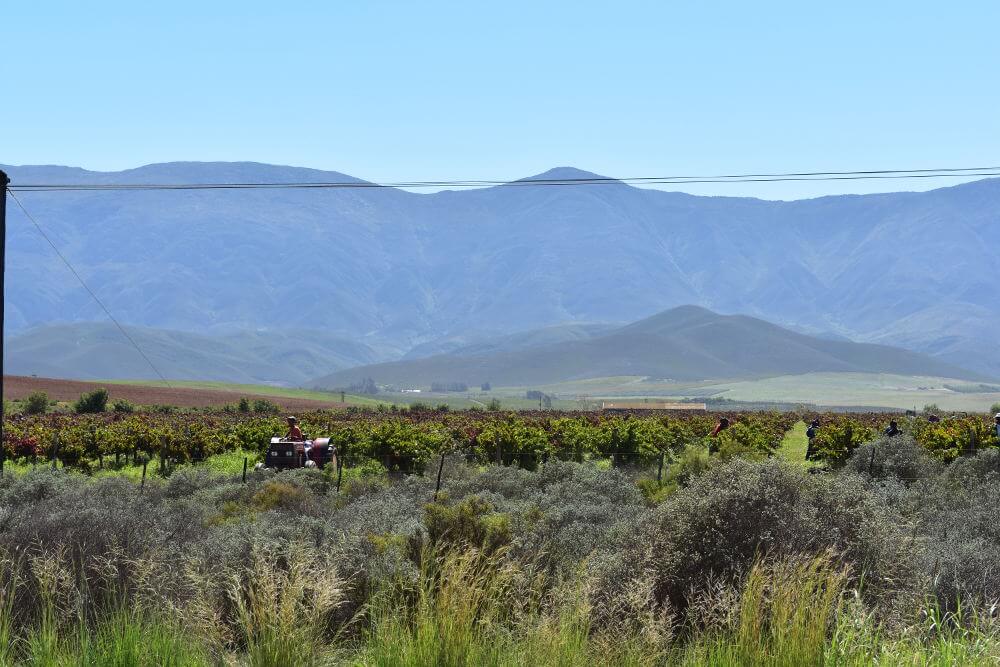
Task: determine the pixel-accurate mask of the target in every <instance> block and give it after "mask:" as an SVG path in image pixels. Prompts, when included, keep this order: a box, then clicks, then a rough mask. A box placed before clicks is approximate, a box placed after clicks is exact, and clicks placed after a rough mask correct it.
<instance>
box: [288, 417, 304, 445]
mask: <svg viewBox="0 0 1000 667" xmlns="http://www.w3.org/2000/svg"><path fill="white" fill-rule="evenodd" d="M285 440H298V441H302V440H305V438H303V437H302V429H300V428H299V425H298V420H297V419H296V418H295V417H289V418H288V433H286V434H285Z"/></svg>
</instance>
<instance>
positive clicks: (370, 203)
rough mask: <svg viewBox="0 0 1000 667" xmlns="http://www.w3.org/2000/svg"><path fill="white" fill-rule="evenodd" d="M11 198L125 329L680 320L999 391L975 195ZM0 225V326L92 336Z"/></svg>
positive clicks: (988, 274) (99, 176) (67, 299)
mask: <svg viewBox="0 0 1000 667" xmlns="http://www.w3.org/2000/svg"><path fill="white" fill-rule="evenodd" d="M5 169H6V170H7V171H8V173H10V175H11V178H12V179H13V183H14V185H16V184H18V183H111V182H114V183H180V182H201V183H209V182H247V183H249V182H296V181H311V182H330V181H337V182H344V181H356V179H352V178H350V177H348V176H345V175H343V174H339V173H335V172H321V171H315V170H308V169H299V168H293V167H277V166H271V165H262V164H256V163H170V164H158V165H149V166H146V167H142V168H139V169H134V170H128V171H123V172H116V173H96V172H88V171H84V170H80V169H71V168H65V167H5ZM589 175H590V174H588V173H587V172H581V171H577V170H575V169H569V168H561V169H556V170H553V171H550V172H547V173H545V174H542V175H540V176H539V178H540V177H545V178H576V177H582V176H589ZM19 196H20V198H21V200H22V201H23V202H24V203H25V205H26V206H27V207H28V209H29V210H30V211H31V212H32V213H33V214H34V215H35V216H36V218H37V219H38V220H39V222H40V224H42V225H43V226H44V227H45V228H46V229H47V230H48V232H49V233H50V234H51V236H52V237H53V239H54V240H55V242H56V243H57V244H58V245H59V247H60V248H61V249H62V250H63V252H64V253H65V254H66V255H67V257H69V259H70V261H72V262H73V264H74V265H75V266H76V267H77V269H78V270H79V271H80V273H81V274H82V275H83V276H84V278H85V279H86V280H87V281H88V283H89V284H90V285H91V286H92V287H93V288H94V289H95V291H96V292H97V293H98V294H99V295H100V297H101V298H102V299H103V300H104V301H105V303H107V305H108V306H109V308H110V309H111V310H112V312H114V313H115V314H116V316H117V317H118V318H119V319H120V320H122V321H124V322H126V323H129V324H132V325H136V326H143V327H153V328H160V329H170V330H175V331H187V332H195V333H199V334H205V333H218V334H229V333H232V332H237V331H259V330H263V331H271V332H287V331H288V330H294V329H300V330H305V329H308V330H318V331H323V332H325V333H327V334H330V335H334V336H337V337H340V338H345V339H350V340H357V341H363V342H365V343H370V344H372V345H374V346H376V347H378V346H379V345H385V346H388V347H391V348H393V349H397V350H400V351H406V350H409V349H411V348H413V347H415V346H418V345H424V344H430V346H431V347H430V348H427V351H429V352H432V351H435V348H434V345H435V341H438V340H439V339H445V340H447V339H449V338H450V339H453V340H463V339H466V340H468V339H470V338H469V336H468V333H469V332H476V331H485V332H490V334H491V335H496V334H503V333H513V332H517V331H524V330H532V329H538V328H542V327H548V326H551V325H557V324H565V323H571V322H630V321H636V320H639V319H641V318H644V317H648V316H649V315H651V314H653V313H657V312H661V311H663V310H666V309H669V308H672V307H675V306H679V305H683V304H698V305H700V306H704V307H708V308H711V309H712V310H714V311H717V312H723V313H735V312H742V313H747V314H751V315H754V316H758V317H762V318H764V319H767V320H769V321H772V322H776V323H779V324H782V325H790V326H794V327H795V328H797V329H798V330H800V331H806V332H817V333H819V332H823V333H824V334H826V335H828V336H836V335H839V336H846V337H848V338H850V339H853V340H857V341H866V342H876V343H885V344H890V345H902V346H905V347H908V348H910V349H912V350H916V351H920V352H925V353H928V354H931V355H934V356H936V357H937V358H939V359H941V360H942V361H945V362H949V363H955V364H961V365H964V366H965V367H967V368H971V369H974V370H976V371H979V372H982V373H985V374H992V375H994V376H996V375H1000V350H998V347H997V346H996V344H995V341H996V332H997V331H1000V297H998V294H997V290H996V285H995V282H996V265H997V260H996V257H997V253H996V246H995V244H993V243H992V242H991V240H990V239H991V238H992V237H993V236H995V234H996V231H997V229H998V227H1000V181H997V180H984V181H979V182H975V183H971V184H966V185H960V186H956V187H950V188H942V189H939V190H934V191H930V192H924V193H896V194H882V195H866V196H836V197H823V198H820V199H813V200H807V201H795V202H773V201H762V200H756V199H744V198H727V197H696V196H691V195H686V194H680V193H671V192H663V191H658V190H649V189H641V188H635V187H631V186H628V185H624V184H621V183H612V184H607V185H592V186H577V187H565V186H562V187H545V186H527V187H526V186H523V185H507V186H500V187H493V188H485V189H480V190H465V191H455V192H450V191H445V192H438V193H433V194H418V193H412V192H405V191H400V190H395V189H389V188H357V189H321V190H316V189H311V190H252V191H247V190H241V191H224V190H223V191H216V190H213V191H166V192H163V191H156V192H80V193H23V194H21V195H19ZM8 217H9V222H8V256H7V268H8V285H7V290H8V292H7V295H8V301H7V322H8V329H9V330H10V331H11V332H12V333H15V334H16V333H23V332H24V331H25V330H27V329H28V328H30V327H34V326H39V325H47V324H52V323H56V322H82V321H95V320H101V319H103V314H102V313H101V312H100V310H99V309H98V308H97V307H96V306H95V305H94V304H93V303H92V302H91V300H90V299H89V297H88V296H87V295H86V293H85V292H83V290H82V289H81V288H80V287H79V285H78V284H76V282H75V281H74V279H73V278H72V276H71V275H70V274H69V273H68V272H67V271H66V270H65V268H64V267H62V266H61V265H60V264H59V262H58V259H56V258H54V257H53V254H52V251H51V249H50V248H48V247H47V246H46V245H45V243H44V241H42V240H41V239H40V238H39V237H38V234H37V233H36V232H35V230H34V229H33V228H31V227H30V225H29V224H28V223H27V221H26V220H25V219H24V218H23V217H22V216H21V214H20V212H19V211H17V210H9V211H8ZM446 349H448V345H444V347H442V348H438V350H446ZM322 372H323V371H322V370H318V371H317V373H316V375H319V374H320V373H322Z"/></svg>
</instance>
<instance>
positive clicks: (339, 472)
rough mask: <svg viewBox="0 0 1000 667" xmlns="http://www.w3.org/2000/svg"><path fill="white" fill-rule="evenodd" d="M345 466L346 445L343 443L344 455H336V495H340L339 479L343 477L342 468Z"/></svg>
mask: <svg viewBox="0 0 1000 667" xmlns="http://www.w3.org/2000/svg"><path fill="white" fill-rule="evenodd" d="M345 465H347V443H346V442H345V443H344V453H343V454H340V453H339V452H338V454H337V493H338V494H339V493H340V479H341V477H343V475H344V466H345Z"/></svg>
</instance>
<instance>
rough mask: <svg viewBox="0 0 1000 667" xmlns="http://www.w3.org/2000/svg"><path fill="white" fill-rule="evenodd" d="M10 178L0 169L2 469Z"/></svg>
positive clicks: (0, 443) (0, 464) (1, 458)
mask: <svg viewBox="0 0 1000 667" xmlns="http://www.w3.org/2000/svg"><path fill="white" fill-rule="evenodd" d="M8 183H10V179H9V178H7V173H6V172H5V171H3V170H2V169H0V470H3V463H2V461H3V457H4V445H3V418H4V417H6V416H7V415H4V414H2V413H3V405H4V396H3V352H4V344H3V311H4V309H5V308H6V306H7V299H6V298H5V292H4V281H3V279H4V263H5V259H6V257H5V256H6V254H7V184H8Z"/></svg>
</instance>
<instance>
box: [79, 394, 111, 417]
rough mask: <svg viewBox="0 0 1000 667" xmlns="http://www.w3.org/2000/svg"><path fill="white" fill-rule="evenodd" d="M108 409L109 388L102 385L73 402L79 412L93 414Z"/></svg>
mask: <svg viewBox="0 0 1000 667" xmlns="http://www.w3.org/2000/svg"><path fill="white" fill-rule="evenodd" d="M107 409H108V390H107V389H105V388H103V387H101V388H100V389H95V390H94V391H89V392H87V393H86V394H83V395H81V396H80V398H78V399H77V401H76V403H74V404H73V410H74V411H75V412H76V413H77V414H81V415H82V414H93V413H97V412H104V411H105V410H107Z"/></svg>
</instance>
